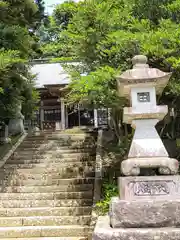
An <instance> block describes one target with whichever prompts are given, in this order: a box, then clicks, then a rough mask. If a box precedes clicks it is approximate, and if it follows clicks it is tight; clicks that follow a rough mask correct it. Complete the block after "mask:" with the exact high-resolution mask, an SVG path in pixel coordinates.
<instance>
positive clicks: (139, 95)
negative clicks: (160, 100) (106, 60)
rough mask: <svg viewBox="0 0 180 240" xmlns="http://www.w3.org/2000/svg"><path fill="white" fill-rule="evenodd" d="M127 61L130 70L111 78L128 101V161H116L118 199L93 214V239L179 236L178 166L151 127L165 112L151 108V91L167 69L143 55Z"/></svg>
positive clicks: (159, 87) (158, 88)
mask: <svg viewBox="0 0 180 240" xmlns="http://www.w3.org/2000/svg"><path fill="white" fill-rule="evenodd" d="M132 61H133V69H131V70H127V71H125V72H124V73H123V74H121V75H120V76H118V77H117V81H118V91H119V94H120V96H124V97H126V98H128V99H129V100H130V103H131V107H129V108H124V122H125V123H128V124H131V125H132V127H133V128H135V134H134V137H133V140H132V144H131V147H130V151H129V155H128V159H127V160H124V161H123V162H122V164H121V170H122V173H123V174H124V175H125V176H124V177H119V179H118V184H119V197H113V198H112V199H111V203H110V209H109V215H106V216H102V217H99V218H98V221H97V224H96V227H95V230H94V233H93V240H145V239H146V240H179V239H180V176H179V175H175V174H177V172H178V168H179V165H178V161H177V160H176V159H172V158H170V157H169V156H168V153H167V151H166V149H165V147H164V145H163V143H162V141H161V139H160V137H159V135H158V133H157V131H156V129H155V125H156V124H157V122H158V121H159V120H162V119H163V118H164V116H165V115H166V114H167V112H168V108H167V106H157V104H156V95H158V94H161V93H162V91H163V89H164V87H165V86H166V85H167V83H168V81H169V79H170V77H171V73H165V72H162V71H160V70H158V69H155V68H150V67H149V65H148V64H147V58H146V57H145V56H141V55H139V56H135V57H134V58H133V60H132ZM141 168H158V170H159V173H160V174H161V175H159V176H138V175H139V174H140V169H141ZM162 175H163V176H162ZM165 175H166V176H165Z"/></svg>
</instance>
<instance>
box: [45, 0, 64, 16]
mask: <svg viewBox="0 0 180 240" xmlns="http://www.w3.org/2000/svg"><path fill="white" fill-rule="evenodd" d="M44 2H45V7H46V11H47V12H48V13H49V14H51V13H52V11H53V8H54V5H56V4H58V3H63V2H64V0H44Z"/></svg>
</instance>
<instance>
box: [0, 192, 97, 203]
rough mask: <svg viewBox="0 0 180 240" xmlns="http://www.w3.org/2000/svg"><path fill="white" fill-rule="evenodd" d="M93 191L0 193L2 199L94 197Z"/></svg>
mask: <svg viewBox="0 0 180 240" xmlns="http://www.w3.org/2000/svg"><path fill="white" fill-rule="evenodd" d="M92 198H93V191H92V190H91V191H86V192H55V193H52V192H47V193H0V200H1V201H2V200H58V199H92Z"/></svg>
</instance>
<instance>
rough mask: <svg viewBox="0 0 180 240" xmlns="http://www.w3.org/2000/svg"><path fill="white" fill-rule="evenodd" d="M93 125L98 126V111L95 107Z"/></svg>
mask: <svg viewBox="0 0 180 240" xmlns="http://www.w3.org/2000/svg"><path fill="white" fill-rule="evenodd" d="M94 127H95V128H98V112H97V109H96V108H95V109H94Z"/></svg>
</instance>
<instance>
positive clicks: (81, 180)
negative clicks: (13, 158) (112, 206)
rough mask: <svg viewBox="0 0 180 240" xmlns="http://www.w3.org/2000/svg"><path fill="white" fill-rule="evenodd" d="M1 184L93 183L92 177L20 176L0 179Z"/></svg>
mask: <svg viewBox="0 0 180 240" xmlns="http://www.w3.org/2000/svg"><path fill="white" fill-rule="evenodd" d="M0 182H1V183H2V185H3V183H4V185H9V186H49V185H58V186H59V185H68V186H71V185H74V186H76V185H80V184H81V185H82V184H93V183H94V178H74V179H73V178H72V179H71V178H69V179H52V178H51V177H50V178H49V177H48V176H46V178H42V179H40V180H39V179H38V180H36V179H31V178H30V179H22V178H20V177H17V178H15V177H14V178H12V179H10V180H1V181H0Z"/></svg>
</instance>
